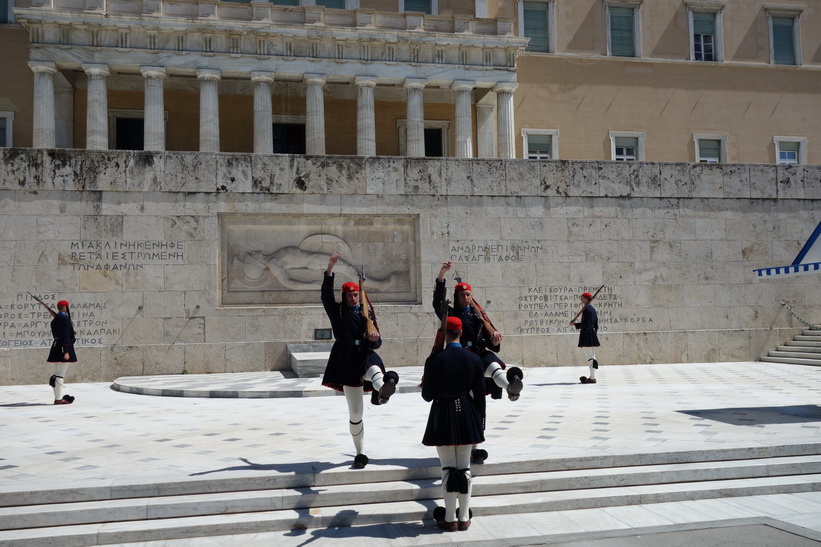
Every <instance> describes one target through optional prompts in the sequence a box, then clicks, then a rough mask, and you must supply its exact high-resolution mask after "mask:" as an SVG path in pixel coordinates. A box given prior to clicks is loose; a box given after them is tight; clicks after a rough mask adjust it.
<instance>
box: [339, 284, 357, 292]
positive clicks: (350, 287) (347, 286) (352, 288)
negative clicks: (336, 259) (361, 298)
mask: <svg viewBox="0 0 821 547" xmlns="http://www.w3.org/2000/svg"><path fill="white" fill-rule="evenodd" d="M358 290H359V285H357V284H356V283H354V282H353V281H348V282H347V283H343V284H342V292H343V293H345V292H354V291H358Z"/></svg>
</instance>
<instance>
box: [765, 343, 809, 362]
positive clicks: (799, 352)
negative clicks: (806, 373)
mask: <svg viewBox="0 0 821 547" xmlns="http://www.w3.org/2000/svg"><path fill="white" fill-rule="evenodd" d="M782 347H783V346H779V349H778V350H775V351H771V352H769V353H768V354H767V355H769V356H770V357H790V358H797V359H821V348H818V351H807V350H805V349H804V348H800V349H798V348H796V347H794V346H793V347H789V348H785V349H781V348H782Z"/></svg>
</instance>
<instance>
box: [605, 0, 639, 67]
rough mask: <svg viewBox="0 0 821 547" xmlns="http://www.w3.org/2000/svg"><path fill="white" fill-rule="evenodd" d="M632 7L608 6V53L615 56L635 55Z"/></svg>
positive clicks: (633, 11) (633, 13) (633, 12)
mask: <svg viewBox="0 0 821 547" xmlns="http://www.w3.org/2000/svg"><path fill="white" fill-rule="evenodd" d="M634 16H635V10H633V8H610V53H611V54H613V55H614V56H617V57H635V56H636V43H635V34H634V30H635V29H634V26H633V25H634V19H633V18H634Z"/></svg>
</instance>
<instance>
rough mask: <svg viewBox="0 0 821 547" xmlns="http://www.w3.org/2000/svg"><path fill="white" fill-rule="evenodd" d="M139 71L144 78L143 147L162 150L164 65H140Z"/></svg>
mask: <svg viewBox="0 0 821 547" xmlns="http://www.w3.org/2000/svg"><path fill="white" fill-rule="evenodd" d="M140 73H141V74H142V75H143V78H145V112H144V116H145V117H144V123H145V137H144V142H143V149H144V150H153V151H156V152H162V151H164V150H165V103H164V102H163V83H162V81H163V79H164V78H165V67H161V66H141V67H140Z"/></svg>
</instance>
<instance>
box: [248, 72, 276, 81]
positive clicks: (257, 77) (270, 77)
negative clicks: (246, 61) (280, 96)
mask: <svg viewBox="0 0 821 547" xmlns="http://www.w3.org/2000/svg"><path fill="white" fill-rule="evenodd" d="M251 81H252V82H253V83H255V84H257V83H262V84H272V83H274V73H273V72H263V71H260V70H255V71H253V72H251Z"/></svg>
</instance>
